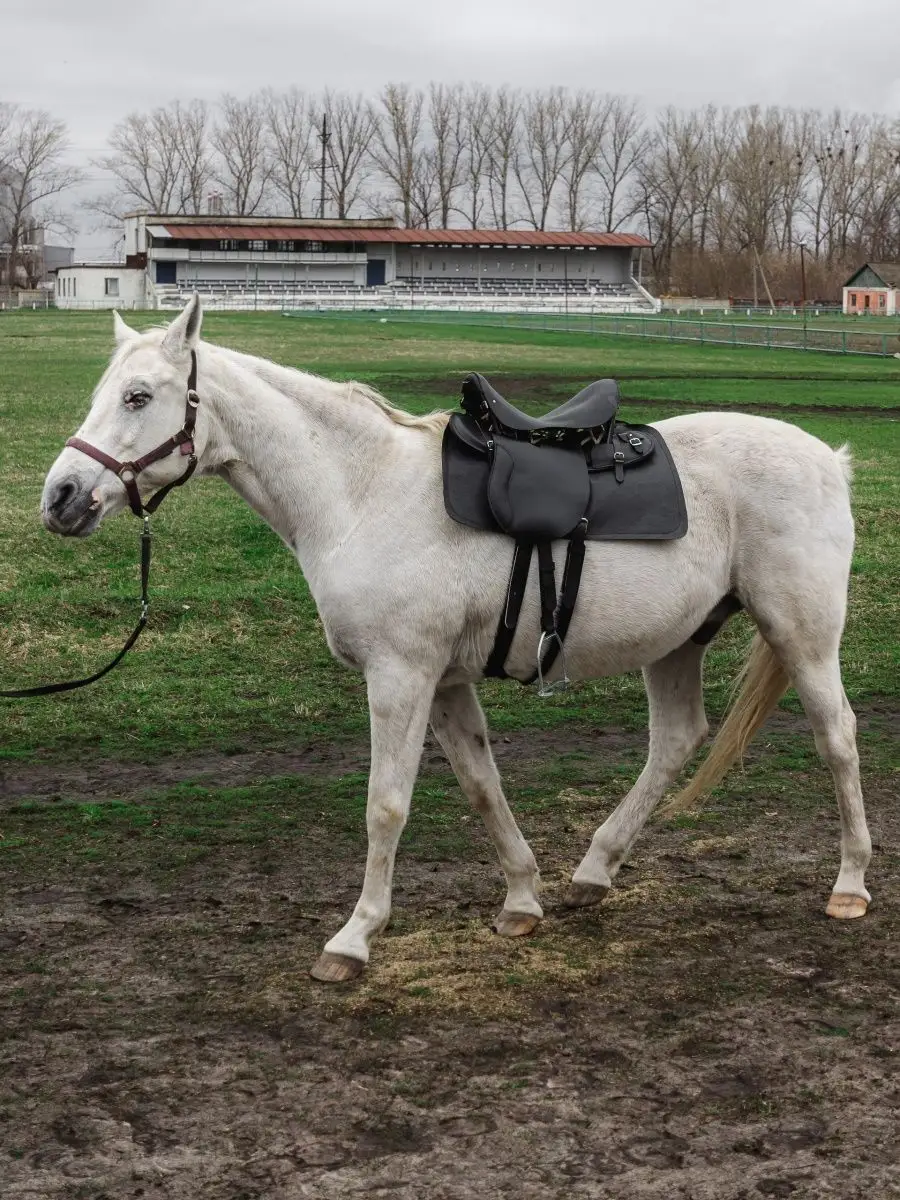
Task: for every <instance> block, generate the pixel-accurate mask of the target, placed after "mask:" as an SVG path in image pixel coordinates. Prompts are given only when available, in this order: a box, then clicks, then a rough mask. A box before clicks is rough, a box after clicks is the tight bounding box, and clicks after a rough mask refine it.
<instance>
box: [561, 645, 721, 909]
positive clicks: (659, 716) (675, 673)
mask: <svg viewBox="0 0 900 1200" xmlns="http://www.w3.org/2000/svg"><path fill="white" fill-rule="evenodd" d="M705 652H706V647H705V646H700V645H696V644H695V643H694V642H686V643H685V644H684V645H683V646H680V647H679V648H678V649H677V650H674V651H673V652H672V653H671V654H668V655H666V657H665V658H662V659H660V660H659V662H655V663H653V664H652V665H651V666H649V667H645V668H644V684H645V686H646V688H647V698H648V700H649V703H650V753H649V756H648V758H647V763H646V765H645V767H644V769H643V771H642V772H641V774H640V776H639V778H638V780H637V782H636V783H635V785H634V787H633V788H632V789H631V791H630V792H629V793H628V795H627V796H626V797H625V799H624V800H622V802H621V803H620V804H619V806H618V807H617V808H616V809H615V810H614V811H613V812H612V813H611V814H610V816H609V817H607V819H606V820H605V821H604V823H603V824H602V825H601V826H600V828H599V829H598V830H597V831H596V833H595V834H594V837H593V839H592V841H591V848H590V849H589V850H588V852H587V854H586V855H585V856H584V858H583V859H582V861H581V864H580V865H579V867H578V869H577V871H576V872H575V874H574V875H573V876H572V886H571V887H570V888H569V891H568V894H567V896H566V899H565V903H566V904H568V905H569V906H571V907H580V906H581V905H585V904H596V903H597V902H598V901H599V900H602V899H603V897H604V896H605V895H606V892H607V891H608V890H609V887H610V885H611V883H612V880H613V879H614V877H615V875H616V872H617V871H618V869H619V867H620V866H621V865H622V862H623V861H624V859H625V856H626V854H627V853H628V850H629V848H630V846H631V844H632V842H633V841H634V839H635V838H636V837H637V835H638V834H639V833H640V831H641V829H642V828H643V826H644V823H645V822H646V820H647V818H648V817H649V816H650V814H651V813H652V812H653V809H654V808H655V807H656V805H657V804H658V803H659V801H660V800H661V799H662V797H663V795H664V793H665V791H666V789H667V788H668V787H669V786H670V785H671V784H672V783H673V782H674V780H675V779H676V778H677V776H678V773H679V772H680V771H681V768H682V767H683V766H684V764H685V763H686V762H687V761H688V759H689V758H690V757H691V755H692V754H693V753H694V752H695V751H696V750H697V749H698V747H699V746H700V745H702V743H703V741H704V739H705V737H706V734H707V731H708V728H709V727H708V725H707V722H706V714H705V712H704V710H703V671H702V668H703V655H704V653H705Z"/></svg>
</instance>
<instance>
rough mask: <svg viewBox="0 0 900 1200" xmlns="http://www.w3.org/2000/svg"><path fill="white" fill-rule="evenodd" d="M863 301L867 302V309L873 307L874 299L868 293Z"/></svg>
mask: <svg viewBox="0 0 900 1200" xmlns="http://www.w3.org/2000/svg"><path fill="white" fill-rule="evenodd" d="M863 299H864V301H865V305H866V308H871V307H872V297H871V296H870V295H869V293H868V292H866V294H865V296H864V297H863Z"/></svg>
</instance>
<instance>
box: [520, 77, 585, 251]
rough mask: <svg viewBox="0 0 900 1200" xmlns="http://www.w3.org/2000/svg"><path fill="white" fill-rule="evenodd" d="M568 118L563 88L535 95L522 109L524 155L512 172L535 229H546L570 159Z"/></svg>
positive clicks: (530, 221)
mask: <svg viewBox="0 0 900 1200" xmlns="http://www.w3.org/2000/svg"><path fill="white" fill-rule="evenodd" d="M569 115H570V114H569V108H568V105H567V103H566V94H565V92H564V90H563V89H562V88H549V89H548V90H547V91H545V92H533V93H532V94H531V95H529V96H527V97H526V98H525V102H524V104H523V106H522V153H521V155H520V156H519V157H518V159H517V160H516V163H515V165H514V168H513V170H514V174H515V177H516V180H517V182H518V184H519V188H520V190H521V192H522V199H523V200H524V202H525V209H526V212H527V214H528V216H527V220H528V222H529V224H530V225H532V226H533V227H534V228H535V229H546V228H547V217H548V215H549V213H550V205H551V203H552V201H553V193H554V191H555V189H556V186H557V184H558V183H559V181H560V178H561V176H562V173H563V171H564V170H565V168H566V165H567V163H568V161H569V157H570V155H571V147H570V144H569Z"/></svg>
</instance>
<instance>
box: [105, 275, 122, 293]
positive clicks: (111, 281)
mask: <svg viewBox="0 0 900 1200" xmlns="http://www.w3.org/2000/svg"><path fill="white" fill-rule="evenodd" d="M103 294H104V295H105V296H118V294H119V281H118V279H117V278H116V277H115V276H114V275H110V276H108V277H107V278H106V279H104V280H103Z"/></svg>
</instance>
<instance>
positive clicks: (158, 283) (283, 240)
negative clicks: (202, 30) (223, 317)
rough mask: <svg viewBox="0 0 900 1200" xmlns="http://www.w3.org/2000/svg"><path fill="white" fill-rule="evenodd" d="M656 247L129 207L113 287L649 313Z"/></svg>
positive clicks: (240, 297)
mask: <svg viewBox="0 0 900 1200" xmlns="http://www.w3.org/2000/svg"><path fill="white" fill-rule="evenodd" d="M215 199H217V198H216V197H213V196H211V197H210V198H209V207H210V208H211V209H215V207H216V206H215V205H214V203H213V201H214V200H215ZM649 245H650V243H649V242H648V241H647V240H646V238H643V237H640V236H639V235H637V234H633V233H596V232H579V233H570V232H550V231H545V230H534V229H515V230H513V229H501V230H498V229H403V228H400V227H398V226H397V225H396V224H395V222H394V221H393V220H392V219H390V218H382V219H375V220H368V221H352V220H312V219H301V218H296V217H230V216H222V215H220V214H218V213H217V212H215V211H211V212H210V213H207V214H205V215H203V216H183V215H167V214H150V213H133V214H131V215H130V216H128V217H126V218H125V264H124V265H123V266H119V267H118V268H117V271H118V273H119V282H118V285H117V286H118V288H119V296H120V297H122V298H123V303H122V304H121V307H131V306H136V307H137V306H141V305H143V304H145V305H146V306H147V307H150V308H174V307H180V306H181V305H182V304H183V303H184V302H185V300H186V299H187V298H188V297H189V296H190V294H191V292H193V291H198V292H199V293H200V294H201V296H202V297H203V299H204V302H205V304H206V305H207V307H212V308H215V307H220V308H259V309H280V308H283V307H297V308H302V307H315V308H355V307H364V308H374V309H379V308H384V309H390V308H432V309H439V308H441V309H446V308H460V309H465V308H487V307H489V308H492V309H500V308H503V309H507V310H509V311H528V310H531V311H544V312H548V311H558V310H559V309H561V308H562V307H564V306H565V307H566V308H569V307H571V308H572V310H573V311H581V312H587V311H593V312H609V311H617V312H635V311H644V312H646V311H648V310H650V311H653V310H655V309H656V308H658V301H656V300H655V299H654V298H653V297H652V296H651V295H650V294H649V293H648V292H647V291H646V290H645V289H644V288H643V287H642V286H641V285H640V283H639V282H638V281H639V279H640V254H641V251H642V250H643V249H644V248H645V247H648V246H649ZM88 266H89V264H82V267H81V268H75V267H73V268H71V270H72V271H77V270H79V269H80V270H82V271H84V270H86V269H87V267H88ZM91 267H92V269H93V266H92V265H91ZM126 276H127V281H126ZM59 280H60V288H59V290H58V293H57V294H58V296H59V303H60V305H61V306H62V307H96V306H98V304H102V303H105V302H106V301H107V300H110V301H112V303H110V304H109V307H113V306H114V300H115V297H113V296H111V295H110V293H109V291H108V290H106V288H105V287H104V289H103V291H98V286H97V285H95V284H94V283H93V282H92V281H89V280H88V279H87V278H86V277H84V278H82V277H81V276H79V277H78V281H76V277H75V276H74V275H69V274H68V273H66V272H61V273H60V276H59ZM87 289H90V293H89V294H88V291H87ZM126 296H127V297H128V301H127V302H126V301H124V297H126Z"/></svg>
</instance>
